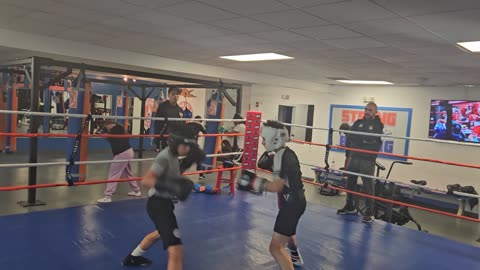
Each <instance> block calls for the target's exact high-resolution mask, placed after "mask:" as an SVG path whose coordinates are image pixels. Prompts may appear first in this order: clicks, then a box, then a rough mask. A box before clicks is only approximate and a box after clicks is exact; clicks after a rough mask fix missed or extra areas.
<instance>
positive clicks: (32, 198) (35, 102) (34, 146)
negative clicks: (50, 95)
mask: <svg viewBox="0 0 480 270" xmlns="http://www.w3.org/2000/svg"><path fill="white" fill-rule="evenodd" d="M25 72H28V71H25ZM31 80H32V81H31V82H30V86H31V100H30V109H31V111H32V112H38V109H39V105H40V104H39V100H40V84H39V82H40V66H39V65H38V62H37V59H36V58H35V57H33V58H32V75H31ZM39 118H40V117H39V116H34V115H32V116H31V117H30V133H33V134H35V133H38V128H39V122H40V119H39ZM37 160H38V137H31V138H30V158H29V163H37ZM36 184H37V167H34V166H32V167H29V168H28V185H29V186H33V185H36ZM18 204H20V205H21V206H23V207H29V206H38V205H45V204H46V203H44V202H42V201H39V200H37V189H35V188H29V189H28V200H27V201H26V202H25V201H21V202H18Z"/></svg>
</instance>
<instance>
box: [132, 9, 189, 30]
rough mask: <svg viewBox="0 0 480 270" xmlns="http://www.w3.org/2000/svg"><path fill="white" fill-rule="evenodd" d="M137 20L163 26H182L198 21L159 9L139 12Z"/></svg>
mask: <svg viewBox="0 0 480 270" xmlns="http://www.w3.org/2000/svg"><path fill="white" fill-rule="evenodd" d="M135 20H138V21H142V22H146V23H150V24H153V25H156V26H158V27H163V28H170V27H181V26H186V25H192V24H196V23H197V22H194V21H192V20H188V19H186V18H182V17H179V16H174V15H171V14H167V13H164V12H161V11H157V10H148V11H145V12H142V13H138V14H137V16H135Z"/></svg>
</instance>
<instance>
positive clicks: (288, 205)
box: [273, 197, 307, 237]
mask: <svg viewBox="0 0 480 270" xmlns="http://www.w3.org/2000/svg"><path fill="white" fill-rule="evenodd" d="M279 205H280V210H279V211H278V215H277V220H276V221H275V226H274V227H273V231H274V232H276V233H278V234H281V235H284V236H289V237H290V236H293V235H295V234H297V225H298V221H299V220H300V217H301V216H302V215H303V213H305V208H306V207H307V201H306V200H305V197H303V198H301V199H293V200H290V201H288V202H283V203H281V204H279Z"/></svg>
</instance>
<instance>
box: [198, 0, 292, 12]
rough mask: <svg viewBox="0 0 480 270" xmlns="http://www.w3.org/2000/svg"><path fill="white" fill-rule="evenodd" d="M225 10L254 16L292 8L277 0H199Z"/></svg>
mask: <svg viewBox="0 0 480 270" xmlns="http://www.w3.org/2000/svg"><path fill="white" fill-rule="evenodd" d="M198 1H199V2H203V3H206V4H209V5H212V6H215V7H218V8H221V9H223V10H227V11H230V12H233V13H237V14H241V15H253V14H261V13H267V12H275V11H281V10H287V9H292V7H290V6H288V5H285V4H282V3H281V2H279V1H275V0H261V1H259V0H241V1H239V0H198Z"/></svg>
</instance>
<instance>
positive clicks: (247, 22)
mask: <svg viewBox="0 0 480 270" xmlns="http://www.w3.org/2000/svg"><path fill="white" fill-rule="evenodd" d="M209 24H210V25H214V26H217V27H222V28H225V29H228V30H231V31H234V32H238V33H245V34H248V33H258V32H268V31H275V30H280V29H279V28H278V27H275V26H272V25H268V24H265V23H262V22H258V21H255V20H252V19H249V18H246V17H242V18H236V19H231V20H222V21H215V22H210V23H209Z"/></svg>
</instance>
